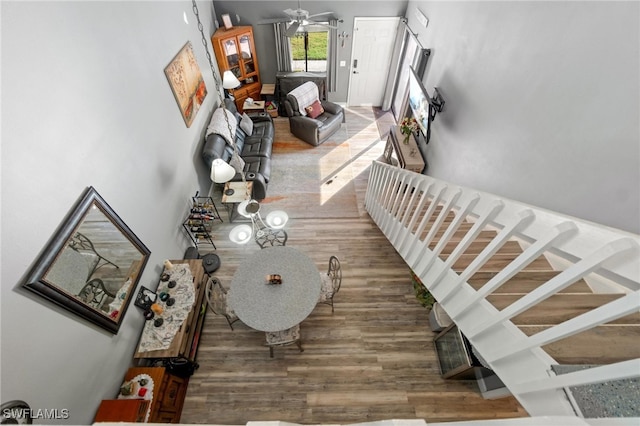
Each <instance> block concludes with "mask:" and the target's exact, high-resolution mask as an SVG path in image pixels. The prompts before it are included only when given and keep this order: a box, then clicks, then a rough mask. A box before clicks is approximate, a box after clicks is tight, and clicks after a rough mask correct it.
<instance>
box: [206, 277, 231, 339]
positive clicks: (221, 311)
mask: <svg viewBox="0 0 640 426" xmlns="http://www.w3.org/2000/svg"><path fill="white" fill-rule="evenodd" d="M205 297H206V298H207V305H209V308H210V309H211V312H213V313H214V314H216V315H222V316H223V317H225V318H226V319H227V322H228V323H229V327H231V330H233V323H234V322H236V321H238V319H239V318H238V316H237V315H236V314H235V312H233V309H231V308H230V307H229V304H228V303H227V290H226V289H225V288H224V287H223V286H222V284H221V283H220V280H219V279H217V278H215V277H211V278H209V281H208V282H207V288H206V290H205Z"/></svg>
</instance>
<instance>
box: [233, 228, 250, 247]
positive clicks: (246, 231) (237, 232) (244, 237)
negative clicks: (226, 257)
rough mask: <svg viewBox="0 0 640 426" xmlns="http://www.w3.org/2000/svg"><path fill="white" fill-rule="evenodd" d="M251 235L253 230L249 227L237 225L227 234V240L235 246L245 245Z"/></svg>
mask: <svg viewBox="0 0 640 426" xmlns="http://www.w3.org/2000/svg"><path fill="white" fill-rule="evenodd" d="M252 234H253V229H251V227H250V226H249V225H246V224H245V225H238V226H236V227H234V228H233V229H232V230H231V232H229V239H230V240H231V241H232V242H234V243H236V244H247V243H248V242H249V240H250V239H251V235H252Z"/></svg>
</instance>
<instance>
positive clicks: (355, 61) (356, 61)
mask: <svg viewBox="0 0 640 426" xmlns="http://www.w3.org/2000/svg"><path fill="white" fill-rule="evenodd" d="M353 68H358V60H357V59H354V60H353Z"/></svg>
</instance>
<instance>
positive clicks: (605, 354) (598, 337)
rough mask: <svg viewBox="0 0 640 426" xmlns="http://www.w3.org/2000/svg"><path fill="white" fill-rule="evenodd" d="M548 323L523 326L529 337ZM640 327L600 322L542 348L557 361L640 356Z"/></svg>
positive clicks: (589, 361)
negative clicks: (596, 325)
mask: <svg viewBox="0 0 640 426" xmlns="http://www.w3.org/2000/svg"><path fill="white" fill-rule="evenodd" d="M549 327H550V326H522V327H519V328H520V330H522V332H523V333H524V334H526V335H527V336H532V335H534V334H537V333H539V332H541V331H544V330H546V329H548V328H549ZM639 341H640V326H638V325H628V326H613V325H601V326H598V327H595V328H592V329H589V330H585V331H583V332H582V333H579V334H576V335H574V336H571V337H567V338H565V339H562V340H559V341H557V342H553V343H550V344H548V345H546V346H544V347H543V349H544V350H545V351H546V352H547V353H548V354H549V355H550V356H551V357H553V358H554V359H555V360H556V362H558V364H611V363H614V362H620V361H626V360H629V359H634V358H640V345H639V344H638V342H639Z"/></svg>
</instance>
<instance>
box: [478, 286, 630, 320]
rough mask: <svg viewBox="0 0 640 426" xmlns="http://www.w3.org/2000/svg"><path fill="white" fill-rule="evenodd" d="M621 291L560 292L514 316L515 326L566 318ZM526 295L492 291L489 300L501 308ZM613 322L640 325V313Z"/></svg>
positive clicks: (578, 313) (595, 306)
mask: <svg viewBox="0 0 640 426" xmlns="http://www.w3.org/2000/svg"><path fill="white" fill-rule="evenodd" d="M622 296H623V295H622V294H595V293H591V294H586V293H582V294H574V293H558V294H554V295H552V296H550V297H549V298H547V299H546V300H543V301H542V302H540V303H538V304H537V305H535V306H532V307H531V308H529V309H528V310H526V311H524V312H522V313H521V314H519V315H517V316H515V317H513V318H512V319H511V321H512V322H513V323H514V324H515V325H518V326H519V325H553V324H559V323H561V322H564V321H567V320H569V319H571V318H574V317H576V316H578V315H580V314H583V313H585V312H588V311H590V310H592V309H594V308H597V307H599V306H602V305H604V304H606V303H608V302H611V301H613V300H616V299H618V298H620V297H622ZM521 297H523V296H522V295H519V294H492V295H490V296H488V297H487V301H489V303H491V304H492V305H493V306H495V307H496V309H498V310H502V309H504V308H506V307H507V306H509V305H511V304H512V303H513V302H515V301H517V300H518V299H520V298H521ZM612 324H640V314H634V315H628V316H626V317H623V318H620V319H617V320H615V321H612Z"/></svg>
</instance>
